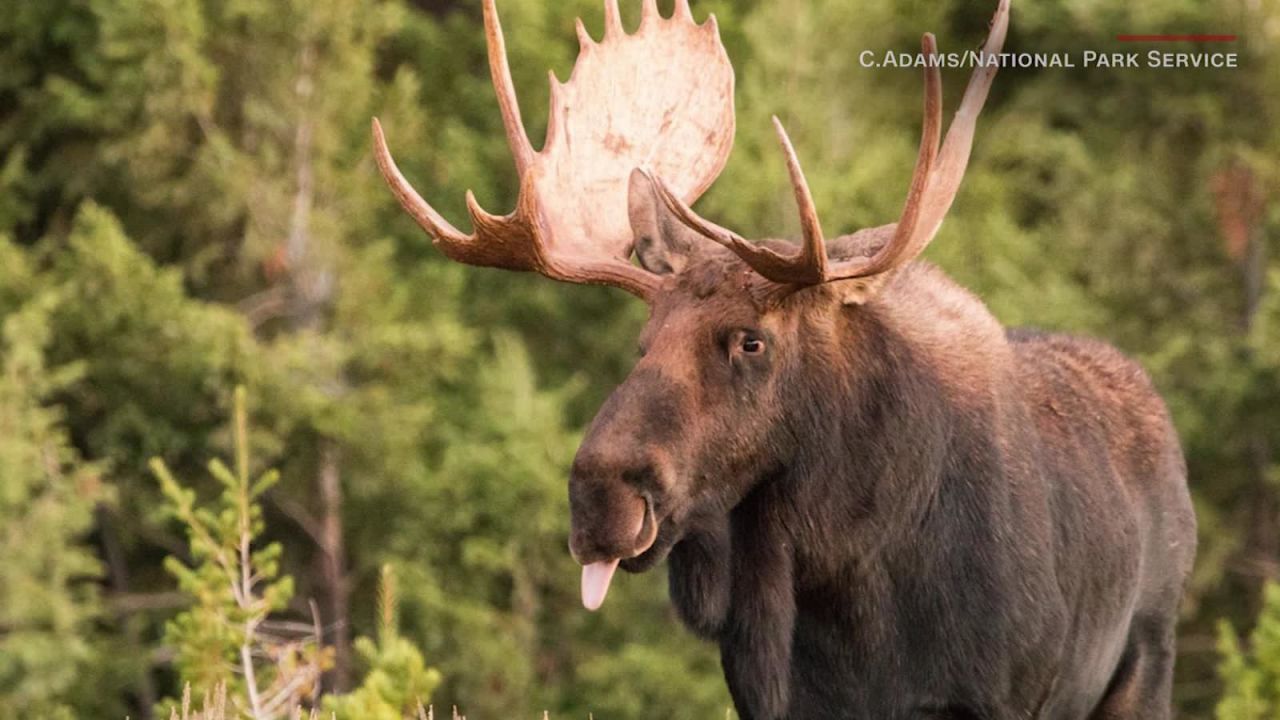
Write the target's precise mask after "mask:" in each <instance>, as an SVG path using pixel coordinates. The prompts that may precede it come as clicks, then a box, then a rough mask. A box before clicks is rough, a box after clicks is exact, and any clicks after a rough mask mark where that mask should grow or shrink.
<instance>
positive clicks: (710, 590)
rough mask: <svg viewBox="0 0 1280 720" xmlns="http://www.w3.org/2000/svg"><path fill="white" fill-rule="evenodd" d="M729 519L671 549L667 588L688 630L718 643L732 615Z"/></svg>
mask: <svg viewBox="0 0 1280 720" xmlns="http://www.w3.org/2000/svg"><path fill="white" fill-rule="evenodd" d="M730 582H731V577H730V574H729V518H728V516H724V517H719V518H716V519H715V520H713V521H711V522H710V523H709V526H708V527H707V528H705V529H699V530H697V531H694V532H691V533H689V534H688V535H686V536H685V537H684V539H683V540H681V541H680V542H679V543H676V546H675V547H673V548H671V555H670V556H668V559H667V588H668V591H669V593H670V595H671V603H672V604H673V605H674V606H675V608H676V613H677V614H678V615H679V616H680V620H681V621H683V622H684V624H685V626H686V627H688V628H689V629H690V630H692V631H693V632H694V634H696V635H698V636H699V637H702V638H704V639H707V640H719V639H720V635H721V632H722V631H723V628H724V624H725V618H726V616H727V615H728V613H729V588H730V585H729V584H730Z"/></svg>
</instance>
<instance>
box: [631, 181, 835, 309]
mask: <svg viewBox="0 0 1280 720" xmlns="http://www.w3.org/2000/svg"><path fill="white" fill-rule="evenodd" d="M641 172H643V173H644V174H645V176H646V177H648V178H649V179H650V180H652V181H653V184H654V187H656V188H657V189H658V196H659V197H660V198H662V202H663V203H664V204H665V205H666V206H667V208H669V209H670V210H671V212H673V213H675V215H676V217H677V218H678V219H679V220H680V222H682V223H684V224H685V226H686V227H688V228H689V229H691V230H693V231H694V232H696V233H698V234H699V235H701V236H703V237H705V238H707V239H708V240H711V241H712V242H715V243H719V244H720V245H723V246H725V247H726V248H728V249H729V250H731V251H733V254H735V255H737V256H738V257H740V258H742V261H743V262H745V263H746V264H747V265H748V266H749V267H750V268H751V269H752V270H755V271H756V272H758V273H760V274H761V275H763V276H764V277H766V278H768V279H770V280H773V281H775V282H779V283H788V284H790V283H796V284H810V285H812V284H814V283H815V282H821V281H820V280H813V279H812V277H813V275H812V274H813V272H814V269H813V265H806V264H805V263H803V262H800V261H799V255H798V254H796V255H783V254H781V253H778V252H776V251H774V250H772V249H770V248H768V247H766V246H764V245H757V244H755V243H752V242H749V241H747V240H746V239H744V238H743V237H742V236H741V235H739V234H737V233H735V232H733V231H732V230H728V229H726V228H723V227H721V226H719V225H717V224H715V223H713V222H711V221H710V220H707V219H705V218H703V217H702V216H701V215H699V214H698V213H696V212H694V211H693V208H691V207H689V205H688V204H686V203H685V202H684V201H683V200H681V199H680V197H679V196H678V195H676V194H675V193H674V192H673V191H672V190H671V187H670V186H668V185H667V182H666V181H665V180H663V179H662V178H661V177H657V176H655V175H653V174H652V173H650V172H649V171H647V170H641Z"/></svg>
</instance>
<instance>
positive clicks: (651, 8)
mask: <svg viewBox="0 0 1280 720" xmlns="http://www.w3.org/2000/svg"><path fill="white" fill-rule="evenodd" d="M659 17H660V16H659V14H658V0H644V3H643V4H642V5H641V6H640V27H642V28H643V27H644V26H646V25H648V24H649V23H651V22H653V21H654V20H657V19H658V18H659Z"/></svg>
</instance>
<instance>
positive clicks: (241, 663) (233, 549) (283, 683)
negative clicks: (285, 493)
mask: <svg viewBox="0 0 1280 720" xmlns="http://www.w3.org/2000/svg"><path fill="white" fill-rule="evenodd" d="M233 421H234V428H233V430H234V436H235V444H234V447H235V469H234V470H232V469H231V468H228V467H227V466H226V465H225V464H224V463H223V462H222V461H220V460H217V459H215V460H212V461H210V462H209V474H210V475H212V476H213V477H214V478H215V479H216V480H217V481H218V483H219V484H220V485H221V486H222V492H221V494H220V496H219V498H218V501H217V502H216V503H215V504H214V505H213V506H212V507H204V506H202V505H199V504H197V501H196V493H195V491H193V490H191V489H188V488H185V487H183V486H182V485H180V484H179V483H178V481H177V480H176V479H174V477H173V475H172V473H170V472H169V469H168V467H166V466H165V464H164V462H163V461H161V460H160V459H158V458H157V459H154V460H152V462H151V470H152V472H153V473H154V474H155V476H156V478H157V479H158V480H159V482H160V487H161V491H162V492H163V493H164V496H165V498H166V499H167V500H168V503H169V506H168V510H169V512H170V513H172V514H173V516H174V517H175V518H177V519H178V520H179V521H180V522H181V523H182V525H183V528H184V529H185V531H186V534H187V543H188V547H189V550H190V553H191V563H190V564H188V563H185V562H183V561H181V560H179V559H177V558H175V557H170V558H168V560H167V561H166V562H165V567H167V568H168V569H169V571H170V572H171V573H172V574H173V575H174V577H176V578H177V580H178V587H179V589H180V590H181V591H182V592H183V593H184V594H185V595H187V596H188V597H189V598H191V600H192V606H191V607H190V608H189V609H187V610H184V611H183V612H181V613H179V614H178V615H177V617H175V618H174V619H173V620H171V621H170V622H169V623H168V625H167V626H166V628H165V642H166V643H168V644H169V645H170V646H171V647H173V648H174V650H175V652H176V659H175V662H174V664H175V666H176V667H177V670H178V674H179V677H180V678H181V679H182V681H183V682H184V683H187V684H188V685H190V686H193V687H194V688H195V689H196V691H197V692H204V693H209V692H212V691H213V690H214V689H215V688H225V689H226V691H227V693H228V695H229V697H230V698H231V704H232V707H234V708H236V709H238V710H239V711H240V712H244V713H246V714H249V715H250V716H251V717H254V718H257V719H259V720H265V719H267V718H275V717H287V716H291V715H292V714H293V712H294V710H295V708H297V707H298V706H299V705H300V703H301V702H302V700H303V698H306V697H308V696H309V694H310V693H311V691H312V689H313V688H314V687H316V685H317V684H318V683H319V680H320V673H321V672H322V671H323V670H324V668H325V664H326V662H327V656H326V653H325V651H324V648H323V647H319V646H317V644H316V643H314V642H312V640H313V639H314V636H310V635H309V634H306V635H302V636H301V637H298V638H290V637H288V636H287V635H282V634H281V633H279V632H271V631H270V628H269V627H268V622H269V620H270V618H271V617H272V615H273V614H275V613H279V612H281V611H283V610H285V609H286V608H287V607H288V603H289V600H290V598H291V597H292V596H293V580H292V578H290V577H288V576H283V577H282V576H281V575H280V554H281V551H282V547H281V546H280V544H279V543H267V544H263V543H261V542H260V540H261V536H262V533H263V530H264V524H263V520H262V507H261V504H260V500H261V498H262V495H263V494H264V493H265V492H267V490H269V489H270V488H271V486H273V485H274V484H275V483H276V481H277V480H278V479H279V475H278V474H277V473H276V472H275V471H273V470H268V471H266V472H264V473H262V474H261V475H260V476H259V477H258V478H257V479H256V480H255V479H253V478H252V476H251V475H250V462H249V435H248V412H247V410H246V408H245V393H244V390H243V388H241V389H237V391H236V396H235V411H234V417H233Z"/></svg>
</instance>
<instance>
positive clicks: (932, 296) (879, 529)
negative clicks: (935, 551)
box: [778, 264, 1010, 560]
mask: <svg viewBox="0 0 1280 720" xmlns="http://www.w3.org/2000/svg"><path fill="white" fill-rule="evenodd" d="M810 324H811V327H809V328H806V329H805V331H804V332H805V333H806V337H809V338H812V342H813V343H814V344H815V345H816V347H814V348H812V349H810V350H807V351H806V353H805V355H804V359H803V361H802V362H803V366H802V367H799V368H797V370H798V372H797V373H796V377H798V378H802V379H803V380H801V381H799V382H797V385H798V386H799V387H800V392H799V393H798V394H801V395H803V396H805V401H804V402H798V403H794V404H793V405H792V406H791V407H792V408H793V410H792V411H791V414H790V417H789V418H788V422H787V425H788V426H789V429H790V431H791V432H789V435H790V436H792V437H794V438H798V439H799V440H798V441H797V442H796V444H795V445H794V451H793V459H792V461H791V462H790V463H788V465H787V470H786V471H785V478H778V480H780V481H782V482H784V483H785V485H786V486H787V487H788V489H789V494H792V497H793V502H792V503H790V504H791V505H792V507H793V508H794V510H795V512H797V513H800V514H801V515H802V516H803V519H804V520H805V522H802V523H800V525H799V527H816V528H823V527H831V525H830V523H832V522H836V523H840V526H841V527H842V528H844V527H847V526H848V525H847V524H848V523H849V522H850V521H853V523H854V525H855V527H852V528H849V529H850V531H851V532H850V533H847V534H842V535H841V537H842V541H844V542H848V541H849V540H852V545H851V546H850V547H849V548H848V551H849V552H852V553H853V554H854V555H856V556H861V559H862V560H867V559H869V557H870V556H871V555H874V554H875V553H876V552H878V551H880V550H883V549H885V548H887V547H888V546H890V545H892V544H895V543H899V542H901V543H910V542H911V541H912V538H913V536H914V535H915V534H916V533H918V531H919V528H920V527H921V523H922V522H923V520H924V518H925V515H926V514H927V513H928V512H929V510H930V508H931V506H932V505H933V503H934V500H935V498H936V496H937V494H938V492H939V490H940V487H941V485H942V483H944V482H946V480H947V478H948V477H951V476H955V475H956V474H957V473H966V472H969V473H986V472H996V471H997V468H994V467H983V466H991V465H993V464H995V463H998V462H999V455H1000V453H999V448H998V447H997V444H998V442H999V440H998V438H999V437H1000V433H999V432H998V428H999V427H1000V426H1001V425H1002V424H1003V423H1002V420H1001V415H1002V412H1003V410H1002V408H1003V407H1005V405H1006V404H1007V403H1006V401H1005V398H1003V397H1002V392H1003V390H1002V388H1003V387H1008V386H1009V385H1010V383H1008V382H1007V373H1008V371H1009V370H1008V368H1009V363H1008V360H1007V355H1008V352H1007V346H1006V343H1005V340H1004V333H1003V330H1002V329H1001V327H1000V326H999V324H998V323H997V322H996V321H995V319H994V318H993V317H992V316H991V315H990V313H989V312H988V311H987V310H986V308H985V307H984V306H983V305H982V304H981V303H980V302H979V301H978V300H977V299H976V298H974V297H973V296H972V295H970V294H969V293H968V292H967V291H965V290H963V289H961V288H959V287H958V286H956V285H954V284H953V283H952V282H951V281H950V280H948V279H947V278H946V277H945V276H943V275H942V274H941V273H940V272H939V271H937V270H935V269H933V268H932V267H930V266H927V265H922V264H918V265H917V266H914V267H912V268H910V269H909V270H908V271H907V272H904V273H903V274H902V277H900V278H898V279H896V280H895V281H894V282H893V283H892V284H891V286H890V287H888V288H886V289H885V292H884V293H883V295H882V296H881V297H880V298H878V299H877V300H876V301H875V302H873V303H870V304H868V305H864V306H859V307H848V308H841V309H839V310H838V311H836V315H835V316H834V317H833V318H826V319H821V318H819V319H817V320H816V321H811V322H810ZM842 533H844V530H842ZM823 534H824V533H821V532H816V533H814V537H807V538H795V540H796V545H797V547H801V546H806V545H807V546H810V547H813V551H812V552H813V554H814V556H820V557H823V558H837V557H840V556H841V555H845V556H846V557H847V553H840V552H836V553H831V552H823V546H825V545H826V544H827V542H830V541H828V540H827V539H825V538H824V537H822V535H823ZM802 552H805V551H803V550H802ZM805 554H806V555H809V554H810V553H809V552H805Z"/></svg>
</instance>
